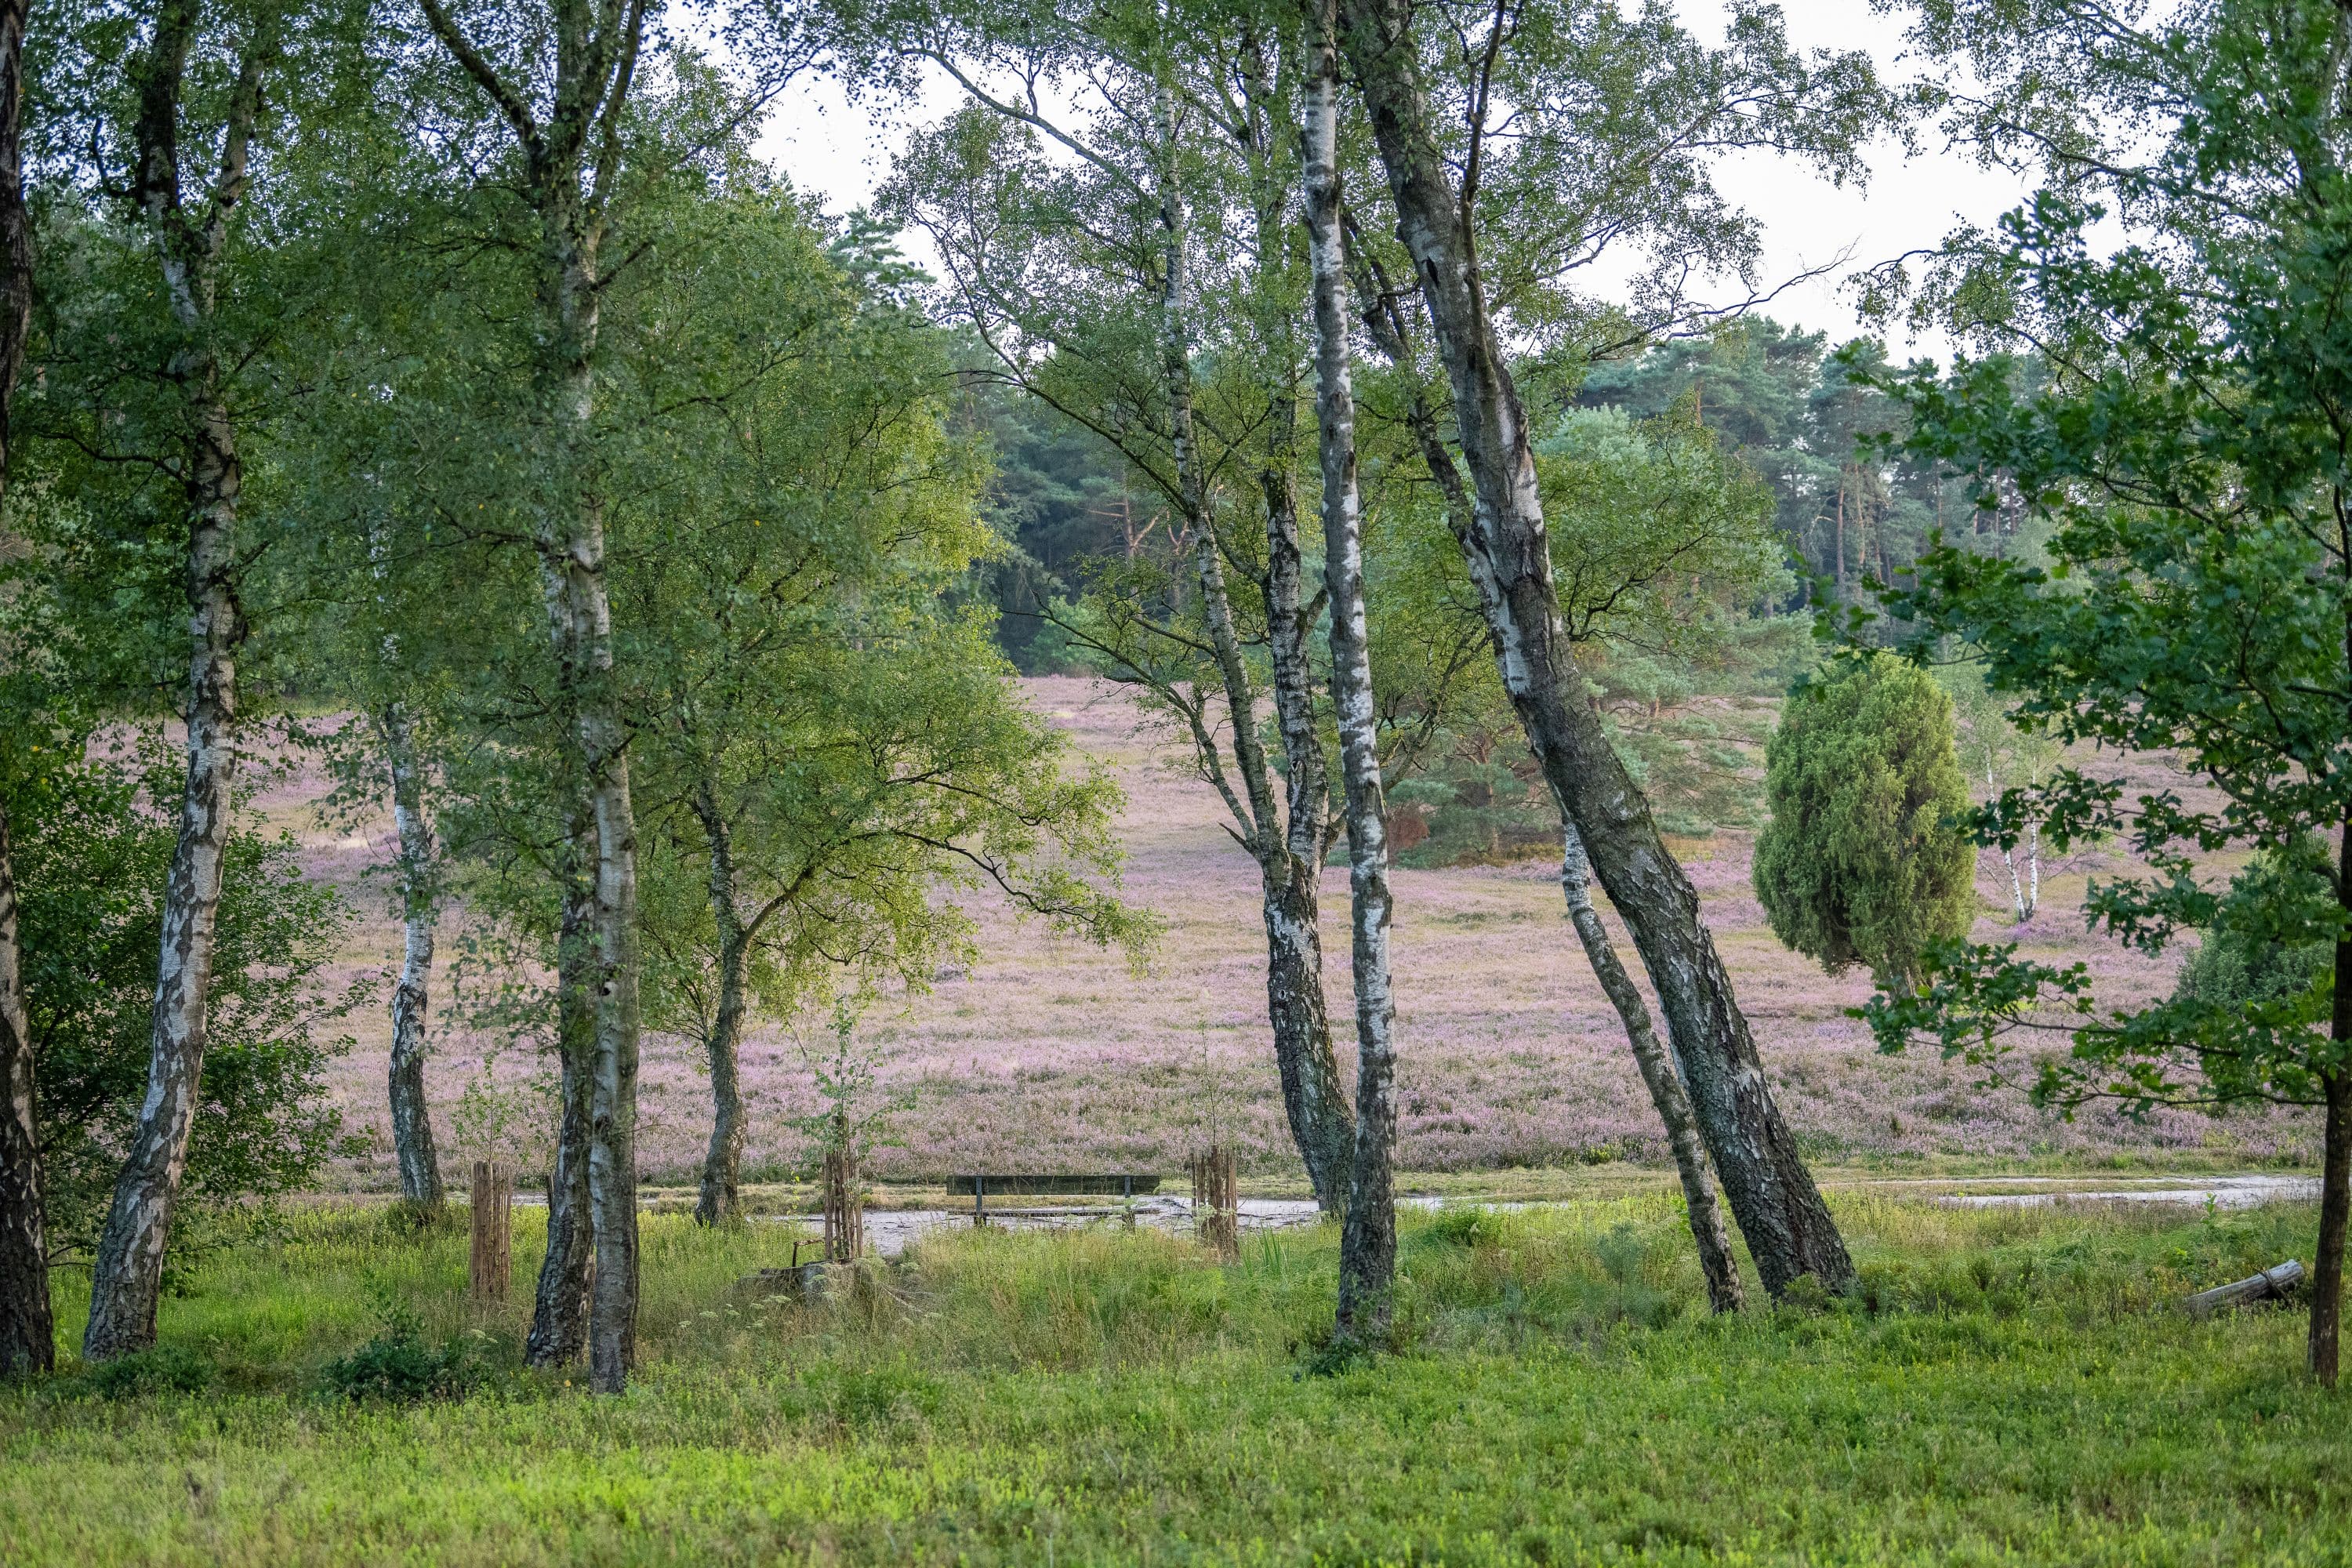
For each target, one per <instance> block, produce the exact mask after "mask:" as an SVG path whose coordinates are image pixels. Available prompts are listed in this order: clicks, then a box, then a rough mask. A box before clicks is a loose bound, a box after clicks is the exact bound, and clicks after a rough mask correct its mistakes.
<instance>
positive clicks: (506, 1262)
mask: <svg viewBox="0 0 2352 1568" xmlns="http://www.w3.org/2000/svg"><path fill="white" fill-rule="evenodd" d="M473 1217H474V1234H473V1247H472V1251H471V1253H470V1254H469V1256H468V1257H467V1263H466V1278H467V1284H468V1285H469V1286H470V1287H471V1289H472V1293H473V1298H474V1300H476V1301H477V1302H491V1301H503V1300H506V1299H507V1281H508V1279H509V1278H511V1277H512V1275H513V1273H514V1171H513V1169H512V1168H511V1167H509V1165H508V1164H507V1163H505V1162H504V1161H502V1160H477V1161H475V1162H474V1195H473Z"/></svg>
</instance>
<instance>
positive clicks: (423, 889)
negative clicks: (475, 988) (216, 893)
mask: <svg viewBox="0 0 2352 1568" xmlns="http://www.w3.org/2000/svg"><path fill="white" fill-rule="evenodd" d="M377 728H378V730H379V731H381V732H382V734H383V747H384V758H385V761H386V763H387V770H388V771H389V772H390V773H391V775H392V823H393V830H394V833H395V835H396V836H397V837H398V838H399V840H400V850H399V854H400V918H401V933H402V939H403V940H402V943H401V959H400V980H399V982H398V984H395V985H394V987H393V991H392V1072H391V1086H390V1088H391V1099H392V1148H393V1154H394V1158H395V1159H397V1160H398V1162H399V1164H400V1194H401V1196H402V1197H403V1198H404V1199H405V1200H406V1201H407V1202H408V1203H409V1204H410V1205H413V1206H415V1208H417V1209H418V1210H420V1211H424V1212H427V1213H437V1212H439V1210H440V1207H441V1203H442V1195H443V1194H442V1190H441V1157H440V1154H439V1152H437V1151H436V1149H435V1147H434V1143H433V1116H432V1110H431V1108H430V1107H428V1106H427V1105H426V1104H425V1019H426V1016H427V1014H428V1011H429V1008H430V1003H431V986H432V983H433V921H434V913H435V910H434V905H435V902H436V900H435V897H434V889H433V877H434V866H433V862H434V858H435V851H434V846H433V824H432V822H431V821H430V820H429V819H428V818H427V817H426V816H425V788H424V781H423V780H422V779H421V778H420V777H419V776H418V765H419V764H418V762H417V756H416V733H415V723H414V721H412V720H411V719H410V717H409V714H408V709H407V707H406V706H405V705H404V704H403V703H400V702H393V703H389V704H387V705H386V706H385V708H384V710H383V714H382V715H381V716H380V717H379V718H378V720H377Z"/></svg>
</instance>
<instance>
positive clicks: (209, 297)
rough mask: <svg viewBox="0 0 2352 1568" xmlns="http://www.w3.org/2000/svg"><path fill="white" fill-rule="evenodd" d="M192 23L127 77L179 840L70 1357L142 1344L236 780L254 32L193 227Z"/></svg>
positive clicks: (192, 1092)
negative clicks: (222, 299) (129, 1093)
mask: <svg viewBox="0 0 2352 1568" xmlns="http://www.w3.org/2000/svg"><path fill="white" fill-rule="evenodd" d="M199 20H200V18H199V16H198V11H197V6H196V5H195V3H194V0H165V4H164V5H163V9H162V11H161V13H160V14H159V16H157V19H156V26H155V34H154V37H153V38H152V41H151V42H150V44H149V46H148V48H147V50H146V52H145V54H144V55H143V56H142V58H141V61H140V64H139V67H138V73H139V79H140V80H139V110H138V126H137V141H138V147H139V167H138V169H137V171H136V173H135V175H134V180H135V187H134V190H133V193H132V196H133V202H134V205H135V206H136V209H137V213H138V216H139V220H140V223H141V225H142V227H143V228H144V229H145V230H146V236H147V238H148V241H149V243H150V244H151V245H152V247H153V248H154V251H155V256H156V260H157V265H158V268H159V270H160V272H161V274H162V281H163V297H164V300H165V302H166V305H167V307H168V308H169V310H170V311H171V313H172V318H173V324H174V326H175V327H176V328H177V329H178V331H179V332H180V334H181V339H182V345H183V346H182V347H181V348H180V349H179V351H178V352H177V353H174V354H173V358H172V360H171V362H170V363H169V365H168V367H167V374H168V375H169V376H170V379H171V380H172V381H173V383H174V384H176V385H177V386H178V388H179V390H180V393H181V395H182V396H183V397H184V399H185V400H186V404H187V408H188V416H189V423H188V428H187V431H186V433H185V437H184V439H185V442H186V446H185V448H184V454H183V455H182V457H181V459H180V471H181V479H182V485H183V487H184V494H185V496H186V501H187V510H188V553H187V595H188V607H189V619H188V630H189V657H188V694H187V701H186V708H185V710H184V718H185V720H186V724H187V758H188V762H187V773H186V779H185V783H184V788H183V792H182V795H181V802H180V828H179V838H178V842H177V843H176V845H175V846H174V847H173V853H172V864H171V869H170V871H169V873H168V875H167V879H166V880H165V883H164V890H163V940H162V942H161V944H160V951H159V953H158V961H157V964H156V975H155V1002H154V1011H153V1015H152V1026H151V1034H150V1043H149V1057H148V1067H147V1095H146V1099H145V1100H143V1101H142V1103H141V1105H140V1110H139V1121H138V1126H137V1128H136V1130H135V1131H133V1133H132V1135H131V1148H130V1152H129V1154H128V1155H127V1157H126V1158H125V1159H124V1161H123V1164H122V1173H121V1176H120V1177H119V1178H117V1180H116V1182H115V1186H114V1199H113V1203H112V1205H110V1208H109V1209H108V1211H107V1216H106V1226H105V1229H104V1230H103V1231H102V1232H101V1233H100V1237H99V1244H98V1256H97V1258H96V1261H95V1265H94V1268H93V1270H92V1276H91V1280H90V1309H89V1324H88V1326H87V1328H86V1329H85V1330H84V1331H83V1334H82V1354H83V1356H84V1357H86V1358H87V1359H89V1360H91V1361H104V1360H108V1359H110V1358H111V1357H114V1356H119V1355H123V1354H127V1353H129V1352H132V1351H138V1350H143V1349H145V1348H146V1347H147V1346H149V1345H151V1344H152V1343H154V1341H155V1309H156V1304H157V1300H158V1298H159V1297H160V1296H161V1294H162V1290H163V1253H164V1248H165V1247H166V1245H167V1243H168V1241H169V1239H170V1235H171V1226H172V1212H173V1205H174V1204H175V1203H176V1202H177V1200H178V1197H179V1191H180V1177H181V1174H182V1173H183V1171H184V1167H185V1165H186V1162H187V1152H188V1135H189V1133H190V1131H192V1130H193V1129H194V1124H195V1113H196V1094H197V1089H198V1085H199V1083H200V1081H201V1079H202V1076H203V1072H204V1059H205V1023H206V1016H205V1015H206V1008H207V1005H208V1003H209V1001H210V998H211V992H212V975H213V960H214V950H215V936H216V930H215V928H216V925H217V922H218V916H219V912H220V892H221V872H222V864H223V860H224V858H225V857H226V850H227V844H228V830H229V816H230V812H231V810H232V801H231V798H230V791H231V786H232V785H233V784H234V782H235V776H236V740H237V735H236V697H237V693H236V656H237V649H238V647H240V645H241V644H242V643H243V642H244V639H245V619H244V615H243V612H242V610H241V608H240V606H239V605H238V603H237V597H236V572H237V559H236V524H237V512H238V505H239V501H240V499H241V496H242V492H243V486H244V470H243V467H242V463H241V459H240V457H239V454H238V449H237V432H236V425H235V423H234V421H233V420H232V418H231V416H230V414H229V411H228V408H227V406H226V402H225V401H224V397H223V388H222V371H221V364H220V361H219V359H218V357H217V355H216V354H215V352H214V349H213V347H212V342H211V335H210V326H211V321H212V316H213V308H214V298H215V280H216V279H217V275H218V269H219V264H220V260H221V256H222V252H223V250H224V248H225V247H226V244H227V238H228V221H229V217H230V215H231V214H232V213H233V212H234V211H235V210H236V206H237V205H238V204H239V202H240V201H241V200H242V199H243V197H244V195H245V189H246V179H247V156H248V154H249V153H250V150H251V146H252V137H253V132H254V124H255V121H256V120H257V118H258V116H259V113H260V109H261V72H262V63H263V59H264V58H265V56H266V54H267V52H268V50H267V46H266V44H265V43H264V42H263V41H262V40H261V39H260V38H258V37H256V38H253V39H249V40H248V41H247V44H246V45H245V47H244V48H243V50H242V53H241V58H240V60H239V63H238V69H237V77H236V86H235V88H234V89H232V91H231V94H230V100H229V107H228V114H227V121H226V127H225V130H224V134H223V140H222V154H221V166H220V171H219V174H218V176H217V177H216V178H215V180H214V181H213V183H212V184H211V187H210V189H209V190H207V191H206V192H205V193H204V196H203V199H202V205H201V206H200V207H199V209H198V213H200V214H201V216H198V213H191V212H189V211H188V210H186V208H185V207H184V205H183V202H182V180H183V177H184V171H183V169H182V167H181V158H180V135H181V130H182V127H181V124H180V121H181V115H182V104H181V91H182V87H183V82H184V75H185V71H186V67H187V59H188V54H189V51H190V49H191V47H193V45H194V41H195V36H196V31H197V27H198V25H199Z"/></svg>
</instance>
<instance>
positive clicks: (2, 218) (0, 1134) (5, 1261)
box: [0, 0, 57, 1377]
mask: <svg viewBox="0 0 2352 1568" xmlns="http://www.w3.org/2000/svg"><path fill="white" fill-rule="evenodd" d="M25 13H26V0H0V494H5V485H6V481H7V474H8V459H9V457H10V455H11V453H12V451H13V450H14V445H13V442H12V439H11V437H13V435H14V431H13V429H12V427H11V426H10V422H9V414H10V411H11V410H12V409H13V408H14V407H15V405H16V379H17V376H18V375H19V374H20V373H21V372H22V371H23V369H24V364H25V337H26V332H27V331H29V330H30V328H31V325H32V312H33V240H32V227H31V225H30V223H29V221H28V220H27V218H26V212H25V159H24V109H25ZM18 915H19V911H18V908H17V899H16V861H15V858H14V852H13V846H12V844H11V841H10V838H9V822H8V812H7V805H6V803H5V802H0V1377H5V1376H7V1375H9V1374H10V1373H22V1372H47V1371H50V1370H51V1369H52V1368H54V1367H55V1366H56V1364H57V1322H56V1320H55V1318H54V1317H52V1316H51V1313H50V1310H49V1258H48V1238H47V1224H46V1219H47V1216H46V1215H45V1214H44V1213H43V1210H42V1206H41V1203H42V1200H41V1137H40V1127H41V1124H40V1102H39V1097H38V1095H37V1093H36V1092H35V1091H36V1074H35V1071H34V1061H33V1037H32V1033H31V1025H30V1020H29V1019H28V1018H27V1016H26V1007H25V966H24V952H23V949H22V948H21V947H20V946H19V942H20V940H21V927H20V923H19V918H18Z"/></svg>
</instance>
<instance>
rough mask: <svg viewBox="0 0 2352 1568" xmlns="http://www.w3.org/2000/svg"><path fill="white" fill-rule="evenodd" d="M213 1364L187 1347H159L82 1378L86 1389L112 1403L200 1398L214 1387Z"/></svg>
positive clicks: (93, 1369) (100, 1366)
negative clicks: (161, 1396)
mask: <svg viewBox="0 0 2352 1568" xmlns="http://www.w3.org/2000/svg"><path fill="white" fill-rule="evenodd" d="M213 1375H214V1373H213V1364H212V1363H211V1362H209V1361H207V1360H205V1358H204V1357H203V1356H201V1355H199V1354H197V1353H196V1352H194V1351H192V1350H190V1349H189V1348H188V1347H187V1346H185V1345H170V1344H166V1345H156V1346H154V1347H153V1348H152V1349H150V1350H143V1351H139V1352H135V1353H133V1354H131V1355H125V1356H117V1357H115V1358H114V1359H113V1360H111V1361H103V1362H100V1363H98V1364H97V1365H95V1366H93V1367H91V1368H90V1369H89V1371H88V1372H86V1373H83V1374H82V1382H83V1384H84V1385H85V1386H87V1387H88V1388H89V1389H90V1390H91V1391H92V1392H93V1393H97V1394H103V1395H105V1396H106V1397H107V1398H109V1399H134V1398H139V1397H142V1396H144V1395H148V1394H201V1393H203V1392H204V1391H205V1389H207V1388H209V1387H211V1386H212V1384H213Z"/></svg>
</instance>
